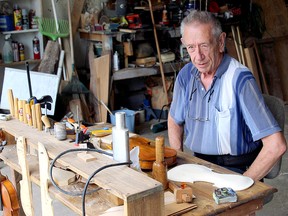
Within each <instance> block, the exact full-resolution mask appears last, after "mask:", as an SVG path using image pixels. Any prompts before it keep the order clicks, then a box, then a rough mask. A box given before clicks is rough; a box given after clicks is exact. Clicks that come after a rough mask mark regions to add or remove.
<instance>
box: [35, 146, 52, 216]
mask: <svg viewBox="0 0 288 216" xmlns="http://www.w3.org/2000/svg"><path fill="white" fill-rule="evenodd" d="M38 155H39V172H40V191H41V206H42V215H43V216H53V215H54V210H53V205H52V199H51V197H50V195H49V191H48V187H49V186H48V182H49V176H48V173H49V164H50V161H49V157H48V154H47V151H46V149H45V147H44V146H43V144H42V143H40V142H39V143H38Z"/></svg>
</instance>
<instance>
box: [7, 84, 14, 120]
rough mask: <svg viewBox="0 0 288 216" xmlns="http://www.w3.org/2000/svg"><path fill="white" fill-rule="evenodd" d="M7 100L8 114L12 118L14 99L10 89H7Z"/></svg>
mask: <svg viewBox="0 0 288 216" xmlns="http://www.w3.org/2000/svg"><path fill="white" fill-rule="evenodd" d="M7 93H8V99H9V107H10V114H11V115H12V116H15V115H14V97H13V91H12V89H8V92H7Z"/></svg>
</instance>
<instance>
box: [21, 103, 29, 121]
mask: <svg viewBox="0 0 288 216" xmlns="http://www.w3.org/2000/svg"><path fill="white" fill-rule="evenodd" d="M22 103H23V122H24V123H25V124H27V123H28V122H27V116H26V104H27V102H26V100H22Z"/></svg>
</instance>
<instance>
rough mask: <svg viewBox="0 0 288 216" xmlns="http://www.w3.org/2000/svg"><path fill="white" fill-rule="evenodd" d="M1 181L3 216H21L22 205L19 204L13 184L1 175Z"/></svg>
mask: <svg viewBox="0 0 288 216" xmlns="http://www.w3.org/2000/svg"><path fill="white" fill-rule="evenodd" d="M0 180H1V183H0V187H1V198H2V205H3V216H19V215H20V205H19V202H18V197H17V192H16V190H15V188H14V186H13V184H12V183H11V182H10V181H9V180H8V179H7V178H6V177H5V176H3V175H1V174H0Z"/></svg>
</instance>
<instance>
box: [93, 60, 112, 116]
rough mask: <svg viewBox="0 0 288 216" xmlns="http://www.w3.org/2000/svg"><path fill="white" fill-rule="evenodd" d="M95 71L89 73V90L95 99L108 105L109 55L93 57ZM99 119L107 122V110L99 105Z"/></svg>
mask: <svg viewBox="0 0 288 216" xmlns="http://www.w3.org/2000/svg"><path fill="white" fill-rule="evenodd" d="M93 68H94V70H95V71H91V73H90V76H91V77H90V90H91V91H92V92H93V94H94V95H97V99H98V100H101V101H103V103H105V104H106V106H107V105H108V102H109V101H108V100H109V84H110V55H104V56H101V57H98V58H95V59H93ZM100 115H101V121H103V122H107V110H106V109H105V107H104V106H101V107H100Z"/></svg>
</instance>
